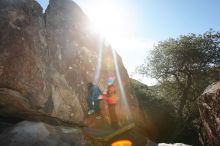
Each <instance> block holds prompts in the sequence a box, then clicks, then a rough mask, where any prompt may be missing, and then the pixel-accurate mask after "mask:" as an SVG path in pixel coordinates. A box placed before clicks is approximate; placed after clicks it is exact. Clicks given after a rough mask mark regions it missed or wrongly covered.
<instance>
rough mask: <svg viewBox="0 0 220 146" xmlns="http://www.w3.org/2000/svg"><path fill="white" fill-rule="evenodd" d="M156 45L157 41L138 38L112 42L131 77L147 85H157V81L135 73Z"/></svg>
mask: <svg viewBox="0 0 220 146" xmlns="http://www.w3.org/2000/svg"><path fill="white" fill-rule="evenodd" d="M155 43H156V41H152V40H144V39H136V38H123V39H120V38H117V39H115V41H114V40H112V42H111V44H112V46H113V48H114V49H115V50H116V51H117V52H118V53H119V55H120V56H121V57H122V60H123V63H124V65H125V67H126V69H127V71H128V74H129V76H130V77H131V78H134V79H136V80H138V81H140V82H142V83H145V84H147V85H155V84H156V83H157V81H156V80H155V79H152V78H150V77H143V76H141V75H138V74H135V73H134V72H135V69H136V67H137V66H140V65H141V64H143V63H144V60H145V58H146V57H147V56H148V55H149V51H150V50H151V49H153V46H154V44H155Z"/></svg>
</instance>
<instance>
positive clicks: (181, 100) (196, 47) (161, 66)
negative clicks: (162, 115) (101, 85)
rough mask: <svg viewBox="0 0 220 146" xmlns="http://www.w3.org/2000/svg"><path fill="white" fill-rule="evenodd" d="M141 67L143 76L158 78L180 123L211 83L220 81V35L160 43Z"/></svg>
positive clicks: (206, 35)
mask: <svg viewBox="0 0 220 146" xmlns="http://www.w3.org/2000/svg"><path fill="white" fill-rule="evenodd" d="M146 60H147V61H146V62H145V64H143V65H142V66H140V68H139V70H138V71H139V73H141V74H145V75H146V74H147V75H150V76H151V77H153V78H156V79H157V80H158V81H159V83H160V84H161V87H163V90H164V91H165V92H166V93H167V95H168V96H172V98H173V99H174V101H175V102H177V113H178V117H179V120H180V121H182V119H183V111H184V107H185V106H186V104H187V102H193V101H195V99H196V98H197V97H198V96H199V95H200V94H201V93H202V91H203V90H204V88H205V87H206V86H207V85H208V84H210V82H212V81H215V80H219V79H220V78H219V77H220V75H219V68H220V33H219V32H216V31H213V30H210V31H208V32H206V33H204V34H202V35H196V34H189V35H183V36H180V37H179V38H176V39H174V38H170V39H168V40H165V41H161V42H159V43H158V44H157V45H156V46H155V47H154V49H153V50H152V51H151V53H150V57H148V58H147V59H146Z"/></svg>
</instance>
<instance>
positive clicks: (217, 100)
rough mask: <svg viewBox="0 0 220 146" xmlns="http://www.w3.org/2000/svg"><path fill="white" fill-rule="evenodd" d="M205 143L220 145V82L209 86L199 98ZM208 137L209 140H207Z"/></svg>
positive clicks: (213, 145) (214, 145) (212, 145)
mask: <svg viewBox="0 0 220 146" xmlns="http://www.w3.org/2000/svg"><path fill="white" fill-rule="evenodd" d="M198 104H199V111H200V116H201V120H202V122H203V127H204V128H203V129H204V131H202V132H203V133H201V138H203V144H204V145H210V146H217V145H220V106H219V105H220V82H217V83H214V84H212V85H210V86H208V87H207V89H206V90H205V91H204V93H203V94H202V95H201V96H200V97H199V100H198ZM206 138H207V140H206Z"/></svg>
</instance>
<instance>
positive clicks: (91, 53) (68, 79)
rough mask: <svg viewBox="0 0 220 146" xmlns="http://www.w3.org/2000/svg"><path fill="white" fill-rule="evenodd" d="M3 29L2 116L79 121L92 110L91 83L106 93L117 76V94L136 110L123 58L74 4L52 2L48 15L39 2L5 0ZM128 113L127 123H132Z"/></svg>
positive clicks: (1, 19)
mask: <svg viewBox="0 0 220 146" xmlns="http://www.w3.org/2000/svg"><path fill="white" fill-rule="evenodd" d="M0 29H1V31H0V42H1V43H0V88H1V90H0V109H1V110H0V115H1V116H2V115H4V116H5V115H6V114H10V115H11V116H18V117H22V118H25V116H26V114H27V113H28V117H29V118H30V117H31V116H30V114H31V113H37V116H38V117H40V115H41V114H43V115H44V116H51V117H55V118H57V119H61V120H62V121H66V122H73V123H80V122H81V121H83V120H84V119H85V116H86V111H87V100H86V98H87V87H86V85H87V83H88V82H91V81H92V82H96V83H97V84H98V85H99V86H100V88H101V89H104V88H105V86H106V85H105V80H106V79H107V78H108V76H115V77H116V79H117V83H116V87H118V96H120V97H125V98H126V99H127V100H128V104H129V106H130V107H132V108H135V104H136V100H135V99H134V98H133V96H132V94H131V92H130V85H129V77H128V74H127V71H126V69H125V68H124V66H123V63H122V60H121V58H120V57H119V56H118V55H117V54H114V51H112V49H111V46H109V45H105V43H104V39H103V38H101V37H100V36H98V35H97V34H96V33H94V32H93V31H91V30H90V25H89V20H88V18H87V17H86V16H85V14H84V13H83V12H82V10H81V9H80V8H79V7H78V6H77V5H76V4H75V3H74V2H73V1H72V0H62V1H61V0H50V3H49V6H48V8H47V10H46V12H45V14H43V13H42V8H41V6H40V5H39V4H38V3H37V2H36V1H34V0H1V1H0ZM114 59H115V60H114ZM117 68H118V70H117ZM119 76H120V77H119ZM120 79H121V83H122V86H119V84H118V83H119V82H120ZM120 87H123V88H124V92H122V90H119V89H122V88H120ZM121 101H123V100H121ZM131 103H132V104H133V105H134V106H133V105H131ZM124 105H125V103H124V102H121V103H120V104H119V106H118V108H119V109H120V108H124V107H126V106H124ZM8 107H10V108H8ZM123 110H124V109H123ZM123 110H120V111H123ZM125 111H126V110H125ZM137 111H138V110H137ZM123 113H124V112H121V115H120V116H119V117H120V122H121V123H122V124H123V123H126V121H127V119H128V116H127V115H125V114H123ZM126 114H127V113H126ZM135 115H137V114H135Z"/></svg>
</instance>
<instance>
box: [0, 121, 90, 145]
mask: <svg viewBox="0 0 220 146" xmlns="http://www.w3.org/2000/svg"><path fill="white" fill-rule="evenodd" d="M0 144H1V145H4V146H18V145H27V146H73V145H74V146H84V145H86V144H87V145H89V142H87V141H85V140H84V137H83V134H82V132H81V130H80V129H76V128H71V127H63V126H52V125H48V124H45V123H42V122H31V121H23V122H20V123H18V124H16V125H15V126H13V127H11V128H8V129H6V130H4V132H2V133H1V134H0Z"/></svg>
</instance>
